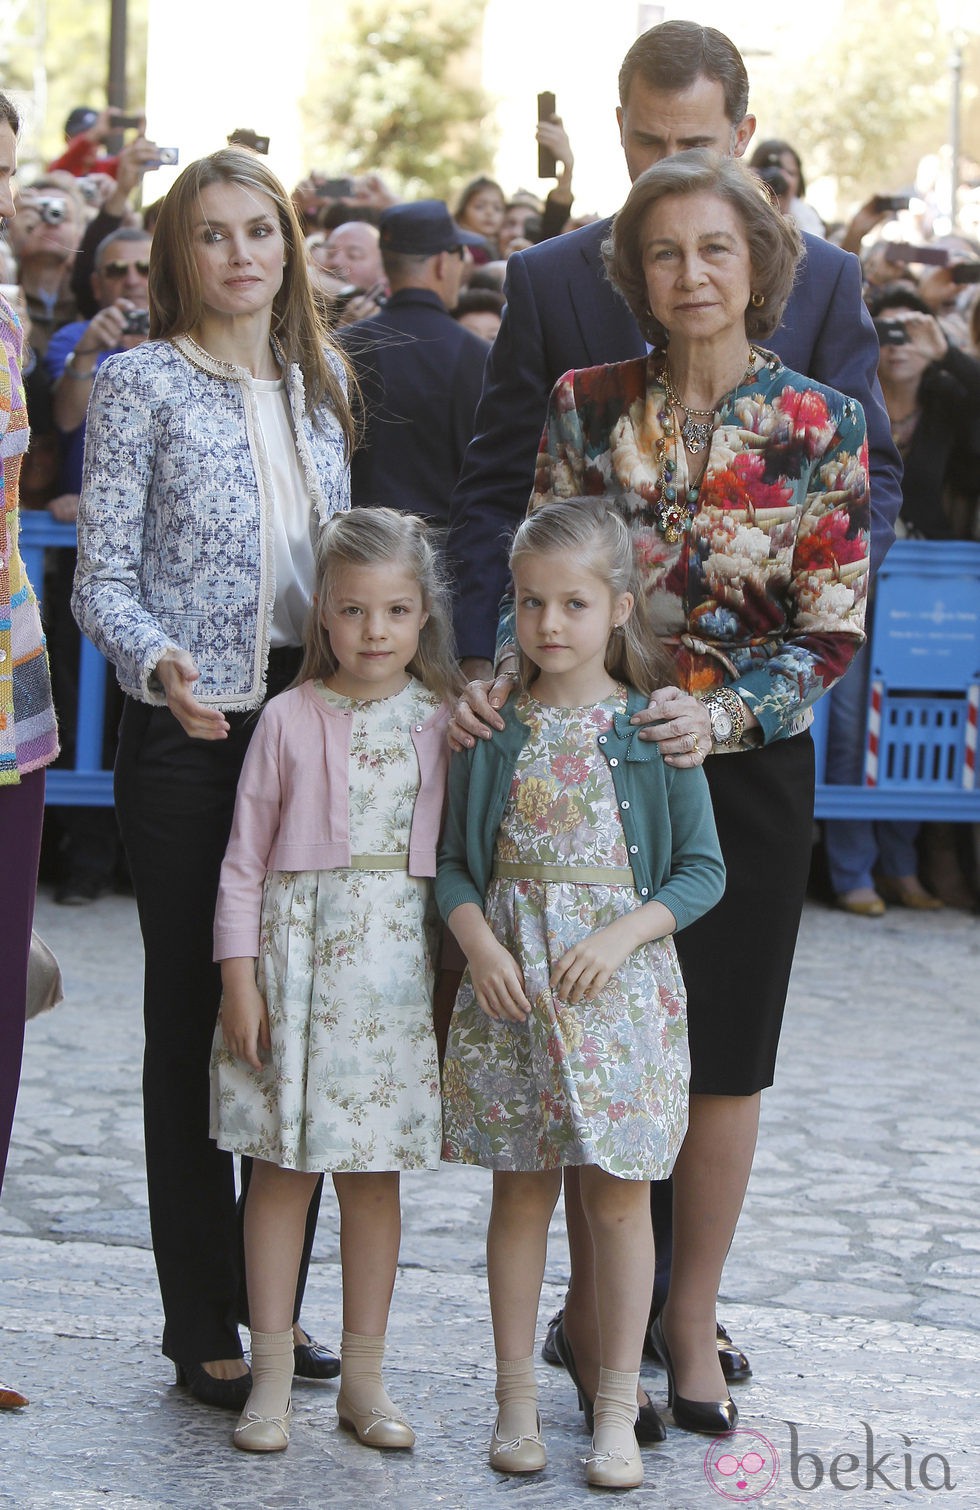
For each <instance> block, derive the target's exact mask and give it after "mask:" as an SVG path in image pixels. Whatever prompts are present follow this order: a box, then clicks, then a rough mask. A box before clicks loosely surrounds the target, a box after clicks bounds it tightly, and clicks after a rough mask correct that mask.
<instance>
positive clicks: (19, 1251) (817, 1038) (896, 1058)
mask: <svg viewBox="0 0 980 1510" xmlns="http://www.w3.org/2000/svg"><path fill="white" fill-rule="evenodd" d="M38 928H39V930H40V931H41V932H42V933H43V934H44V935H45V937H47V938H48V939H49V941H50V942H51V943H52V945H53V946H54V948H55V949H56V951H57V953H58V954H59V956H60V958H61V960H62V964H63V967H64V970H65V976H66V985H67V991H68V999H67V1000H66V1002H65V1003H64V1005H62V1006H61V1007H59V1008H58V1010H57V1011H56V1012H54V1013H52V1014H51V1015H49V1016H48V1017H46V1018H43V1019H40V1020H38V1021H37V1022H34V1023H32V1024H31V1025H30V1028H29V1031H28V1048H27V1056H26V1062H25V1068H24V1079H23V1085H22V1091H21V1100H20V1106H19V1109H18V1116H17V1121H16V1123H15V1128H14V1144H13V1149H12V1155H11V1162H10V1167H9V1170H8V1177H7V1184H6V1189H5V1193H4V1200H3V1204H2V1206H0V1297H2V1299H0V1377H5V1378H8V1379H10V1380H11V1381H13V1382H15V1383H17V1384H18V1385H20V1386H21V1387H22V1388H23V1389H25V1391H26V1392H27V1393H28V1394H29V1395H30V1396H31V1397H32V1404H31V1406H30V1408H29V1409H28V1410H25V1411H22V1412H18V1413H14V1412H7V1413H3V1414H0V1505H2V1506H3V1507H8V1506H10V1507H14V1510H35V1507H36V1510H41V1507H44V1510H47V1507H67V1510H82V1507H88V1506H94V1505H99V1506H105V1507H108V1510H157V1507H160V1510H162V1507H188V1510H197V1507H208V1510H225V1507H232V1506H234V1507H236V1510H237V1507H241V1506H247V1507H251V1506H255V1507H269V1510H273V1507H274V1510H305V1507H314V1506H316V1507H319V1506H325V1505H329V1504H331V1503H333V1502H341V1503H343V1504H345V1506H347V1507H350V1510H359V1507H362V1506H365V1507H366V1506H372V1507H373V1506H378V1505H392V1506H398V1507H399V1510H402V1507H405V1510H415V1507H419V1510H422V1507H428V1506H446V1507H450V1510H472V1507H483V1506H494V1505H497V1506H503V1505H505V1504H506V1505H510V1506H514V1505H520V1506H522V1507H523V1506H527V1507H529V1510H551V1507H562V1510H565V1507H576V1506H579V1505H586V1504H594V1503H596V1498H597V1496H596V1492H594V1491H589V1490H588V1489H586V1488H585V1487H584V1482H583V1469H582V1466H581V1463H580V1459H581V1458H582V1457H583V1456H584V1453H585V1450H586V1447H587V1438H586V1436H585V1435H584V1433H583V1432H582V1431H581V1429H580V1420H581V1418H580V1416H579V1415H578V1413H577V1411H576V1409H575V1396H574V1392H573V1391H572V1390H571V1388H570V1386H569V1382H568V1380H567V1378H566V1377H565V1376H564V1374H563V1373H561V1372H559V1371H556V1370H554V1369H550V1368H548V1367H547V1366H546V1365H544V1364H541V1365H540V1366H539V1370H538V1374H539V1383H540V1389H541V1403H542V1414H543V1418H544V1429H545V1432H546V1436H547V1440H548V1446H549V1453H550V1463H549V1467H548V1469H547V1471H546V1472H545V1473H544V1474H542V1475H540V1476H537V1477H535V1478H534V1479H531V1480H527V1481H523V1480H514V1479H508V1478H501V1477H499V1476H497V1475H495V1474H493V1473H492V1472H491V1471H490V1470H489V1469H488V1468H487V1467H486V1464H485V1451H486V1443H487V1437H488V1433H489V1429H490V1425H491V1422H492V1418H493V1374H492V1362H493V1358H492V1346H491V1341H490V1330H489V1312H488V1306H487V1299H486V1290H485V1282H484V1276H483V1236H484V1229H485V1222H486V1216H487V1207H488V1177H487V1176H485V1175H484V1173H483V1172H482V1171H479V1170H460V1169H455V1168H454V1169H448V1168H447V1169H444V1170H442V1171H440V1172H438V1173H435V1174H426V1175H419V1176H414V1177H413V1176H409V1177H406V1179H405V1181H404V1190H405V1197H404V1207H405V1233H404V1241H403V1255H402V1257H403V1263H402V1271H401V1273H400V1276H399V1281H398V1286H397V1289H396V1294H395V1305H394V1310H393V1318H392V1325H391V1332H390V1342H389V1363H388V1367H387V1377H388V1382H389V1385H390V1388H391V1392H392V1395H393V1396H394V1398H395V1399H396V1400H398V1401H400V1402H401V1403H402V1405H403V1406H404V1407H405V1409H406V1411H407V1413H408V1414H409V1415H410V1418H411V1420H412V1422H413V1424H414V1425H415V1427H416V1430H417V1432H418V1445H417V1447H416V1449H415V1451H414V1452H413V1453H412V1454H410V1455H409V1454H393V1455H387V1456H386V1455H384V1454H380V1453H375V1452H372V1451H370V1450H368V1449H366V1448H363V1447H361V1446H360V1445H359V1444H358V1443H357V1442H356V1441H354V1440H352V1439H351V1438H349V1437H347V1436H345V1435H343V1434H342V1433H340V1432H339V1431H338V1429H337V1424H336V1415H335V1411H334V1400H335V1386H334V1385H332V1384H327V1385H315V1384H307V1385H303V1384H300V1385H298V1387H297V1391H296V1398H295V1404H296V1414H295V1424H294V1433H293V1442H292V1444H291V1446H290V1448H289V1451H288V1453H286V1454H284V1455H281V1456H280V1455H277V1456H274V1457H270V1458H260V1457H252V1456H248V1455H246V1454H243V1453H238V1452H235V1451H234V1450H233V1448H232V1446H231V1442H230V1430H231V1426H232V1424H233V1418H232V1417H231V1416H230V1415H227V1414H225V1413H221V1412H213V1411H209V1410H207V1409H205V1408H204V1407H202V1406H199V1405H197V1404H196V1403H195V1402H193V1401H192V1400H190V1399H189V1398H188V1396H187V1395H186V1393H185V1392H184V1391H183V1390H178V1389H176V1388H175V1387H174V1386H173V1383H172V1378H171V1376H170V1375H169V1373H168V1370H169V1367H170V1366H169V1364H168V1363H167V1362H166V1360H165V1359H163V1358H161V1357H160V1355H159V1352H158V1346H159V1329H160V1316H159V1309H158V1307H159V1302H158V1297H157V1291H156V1284H155V1277H154V1273H153V1265H152V1259H151V1255H150V1253H149V1248H148V1229H147V1216H146V1203H145V1193H144V1186H143V1173H142V1160H141V1126H140V1109H139V1090H138V1086H139V1060H140V1049H141V1027H140V1012H139V996H140V977H141V958H140V949H139V937H138V930H137V926H136V916H135V908H134V905H133V904H132V902H129V901H126V900H123V899H109V900H105V901H102V902H100V903H98V904H96V905H95V906H93V907H88V908H85V909H79V910H72V909H67V908H59V907H55V906H53V905H52V904H51V902H50V901H49V900H48V899H47V898H44V897H42V899H41V902H40V905H39V913H38ZM978 963H980V928H978V925H977V920H976V919H975V918H971V917H968V916H966V915H965V914H962V913H954V912H944V913H939V914H930V915H924V916H919V915H915V914H912V913H903V912H900V911H898V910H890V911H889V913H888V915H887V916H886V917H885V918H884V919H882V920H881V921H876V922H871V921H863V920H859V919H852V918H846V917H842V916H841V915H839V914H832V913H830V912H828V911H826V910H825V909H823V908H821V907H819V906H816V905H813V906H810V907H808V910H807V913H806V916H805V919H804V927H803V934H802V938H801V943H800V949H799V952H798V958H797V967H796V970H795V973H794V978H793V986H792V991H791V997H790V1005H789V1009H788V1014H787V1023H786V1029H785V1032H784V1038H783V1047H782V1051H781V1057H780V1065H779V1072H778V1078H777V1083H776V1086H775V1087H774V1088H773V1090H771V1091H769V1092H767V1094H766V1096H765V1097H764V1110H763V1128H762V1136H761V1142H760V1148H759V1154H758V1158H757V1161H756V1169H755V1173H754V1175H753V1180H752V1185H751V1187H750V1191H749V1198H748V1202H747V1206H746V1211H745V1215H744V1217H743V1220H742V1224H741V1226H740V1229H739V1233H738V1236H737V1238H736V1243H735V1246H734V1248H733V1251H732V1255H731V1258H730V1261H729V1265H728V1268H727V1270H726V1275H725V1285H724V1294H723V1304H722V1307H721V1311H720V1314H721V1316H722V1318H723V1319H724V1320H725V1321H726V1322H727V1323H728V1325H729V1327H730V1329H731V1330H732V1332H733V1334H734V1335H735V1336H736V1338H737V1339H738V1340H739V1341H740V1342H743V1343H744V1344H745V1346H746V1348H747V1349H748V1350H749V1352H750V1353H751V1358H752V1363H753V1366H754V1370H755V1375H754V1378H753V1379H752V1380H751V1382H750V1383H748V1384H746V1385H743V1386H741V1387H739V1388H738V1390H737V1402H738V1406H739V1410H740V1412H741V1427H742V1429H743V1430H744V1432H746V1433H758V1434H760V1435H761V1437H762V1438H763V1439H765V1440H763V1441H760V1439H759V1436H756V1437H750V1436H747V1435H744V1436H743V1435H740V1436H739V1437H738V1438H736V1439H735V1443H734V1446H735V1447H736V1448H737V1449H738V1450H737V1452H732V1453H730V1459H729V1461H728V1462H723V1463H722V1464H721V1465H720V1467H712V1466H711V1463H713V1462H714V1460H715V1459H716V1458H717V1456H718V1451H717V1450H715V1449H713V1448H712V1446H711V1444H710V1443H709V1442H708V1440H707V1439H705V1438H700V1437H695V1436H691V1435H689V1434H687V1433H684V1432H681V1431H677V1430H675V1429H670V1430H669V1435H668V1439H667V1441H666V1443H664V1444H663V1445H662V1446H660V1447H658V1448H654V1449H651V1450H647V1451H645V1453H644V1463H645V1468H646V1476H647V1482H646V1484H645V1486H644V1488H643V1489H642V1490H640V1491H637V1492H636V1493H635V1494H634V1495H633V1496H632V1499H631V1501H630V1503H631V1504H636V1505H638V1506H650V1507H660V1506H663V1507H668V1510H703V1507H720V1506H722V1505H724V1504H725V1503H726V1501H727V1502H728V1503H755V1504H761V1505H766V1506H775V1507H785V1510H796V1507H801V1506H808V1505H811V1504H815V1503H819V1504H821V1505H836V1504H840V1505H842V1506H861V1507H865V1506H873V1507H879V1506H886V1505H887V1506H893V1505H906V1504H907V1505H909V1507H910V1510H914V1506H915V1505H916V1504H922V1503H935V1504H937V1505H939V1506H941V1507H947V1506H949V1507H965V1510H977V1507H980V1423H978V1389H977V1378H978V1376H980V1200H978V1195H980V1110H978V1102H980V1097H978V1093H977V1076H976V1071H977V1067H978V1064H980V1052H978V1050H980V991H978V987H977V981H978ZM733 968H737V961H734V962H733ZM337 1236H338V1234H337V1216H336V1207H335V1203H334V1202H333V1200H332V1198H330V1197H329V1196H327V1197H325V1199H324V1204H323V1211H322V1216H321V1226H320V1234H319V1241H318V1245H317V1252H316V1257H315V1262H314V1264H313V1267H312V1269H311V1276H310V1285H309V1289H308V1295H307V1306H306V1315H307V1319H308V1321H309V1322H310V1323H311V1324H312V1325H313V1326H314V1328H315V1330H316V1332H317V1333H318V1334H319V1335H320V1336H322V1337H323V1338H324V1340H332V1341H334V1342H336V1340H337V1337H338V1334H339V1310H340V1296H339V1288H340V1287H339V1262H338V1246H337ZM564 1266H565V1252H564V1238H563V1234H562V1230H561V1224H560V1220H559V1219H558V1218H556V1222H555V1229H554V1233H553V1237H552V1244H551V1255H550V1263H549V1271H548V1278H547V1284H546V1288H545V1294H544V1297H543V1300H542V1309H541V1326H542V1331H543V1327H544V1322H545V1321H546V1319H547V1316H548V1315H549V1314H550V1312H551V1310H552V1309H554V1307H555V1306H556V1304H557V1303H558V1302H559V1301H560V1297H561V1293H562V1281H563V1275H564ZM647 1382H648V1384H649V1387H650V1390H651V1393H652V1395H653V1398H654V1399H655V1400H656V1401H658V1402H660V1403H661V1404H663V1403H664V1402H665V1380H664V1376H663V1374H662V1373H659V1372H658V1371H656V1370H654V1369H651V1370H650V1371H649V1374H648V1381H647ZM668 1420H669V1418H668ZM770 1447H772V1448H774V1449H775V1451H776V1453H778V1458H779V1466H778V1474H777V1476H776V1477H775V1479H774V1480H773V1481H772V1483H771V1484H770V1487H769V1488H768V1489H765V1490H764V1491H763V1490H762V1486H763V1484H764V1483H765V1482H766V1481H767V1480H769V1479H771V1478H772V1467H771V1466H770V1465H771V1463H772V1461H773V1460H772V1457H771V1453H770ZM755 1448H758V1449H759V1456H760V1457H762V1458H765V1460H766V1466H765V1467H763V1468H761V1469H760V1468H758V1466H757V1464H756V1462H755V1461H754V1460H753V1459H752V1458H751V1457H750V1456H747V1454H749V1453H750V1452H751V1451H752V1450H754V1449H755ZM706 1454H712V1455H713V1456H712V1457H711V1462H709V1465H708V1468H707V1470H706V1466H705V1464H706ZM734 1458H740V1459H741V1461H742V1468H741V1471H740V1472H738V1473H731V1472H729V1473H728V1474H727V1475H726V1474H725V1473H723V1472H722V1471H721V1470H722V1469H724V1468H729V1469H730V1468H731V1467H733V1462H732V1461H731V1459H734ZM945 1483H951V1484H953V1485H954V1486H955V1487H953V1488H947V1487H945ZM598 1499H599V1500H600V1501H601V1499H602V1495H601V1494H599V1495H598Z"/></svg>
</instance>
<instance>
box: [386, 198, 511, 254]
mask: <svg viewBox="0 0 980 1510" xmlns="http://www.w3.org/2000/svg"><path fill="white" fill-rule="evenodd" d="M380 231H381V250H382V251H383V252H401V253H402V254H403V255H405V256H409V257H434V256H435V255H436V253H437V252H454V251H456V249H457V247H461V246H483V245H485V242H484V239H483V237H482V236H474V235H473V233H472V232H471V231H464V230H463V228H462V226H458V225H457V224H456V222H455V220H454V219H453V217H452V216H451V215H450V213H449V209H448V206H447V205H446V203H445V201H444V200H442V199H417V200H415V201H414V203H411V204H396V205H392V207H391V209H390V210H385V212H384V214H383V215H382V217H381V225H380Z"/></svg>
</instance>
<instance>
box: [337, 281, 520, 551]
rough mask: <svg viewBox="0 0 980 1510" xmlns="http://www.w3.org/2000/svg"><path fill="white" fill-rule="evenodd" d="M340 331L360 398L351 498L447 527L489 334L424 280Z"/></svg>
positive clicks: (470, 432)
mask: <svg viewBox="0 0 980 1510" xmlns="http://www.w3.org/2000/svg"><path fill="white" fill-rule="evenodd" d="M338 335H339V339H340V342H341V344H342V345H343V347H344V349H345V350H346V352H347V354H348V356H349V357H350V359H351V361H352V363H353V366H354V371H355V372H356V373H357V377H358V381H359V383H360V386H361V394H362V398H363V403H364V438H363V440H362V441H361V444H360V446H359V448H358V450H357V451H356V452H355V455H354V458H353V461H352V462H351V469H350V480H351V503H352V504H353V506H354V507H355V508H371V507H376V506H377V505H378V504H385V505H387V506H388V507H389V508H395V509H401V510H403V511H404V512H405V513H412V514H422V515H423V516H424V517H425V518H426V519H430V520H431V521H432V522H433V523H434V524H439V525H443V526H444V525H445V524H446V522H447V520H448V517H449V500H450V498H451V497H452V492H453V488H454V487H455V486H456V480H457V478H458V477H459V473H460V468H461V466H462V464H463V456H464V455H465V453H466V447H467V446H468V445H469V443H470V440H471V438H472V436H473V417H474V415H475V413H476V406H477V403H478V401H479V397H480V387H481V384H482V382H483V369H484V366H485V365H486V360H487V350H488V348H487V343H486V341H481V340H480V338H479V336H475V335H474V334H473V332H472V331H471V330H467V329H466V327H465V325H460V324H459V323H458V322H457V321H456V320H454V319H453V317H452V315H450V314H449V312H448V310H447V309H446V306H445V305H444V304H443V302H442V300H441V299H440V298H439V295H438V294H435V293H432V292H430V291H429V290H428V289H425V288H403V289H400V290H399V291H398V293H395V294H392V296H391V298H390V299H389V300H388V303H387V304H386V305H385V307H384V309H383V310H382V311H381V313H380V314H377V315H374V316H373V317H372V318H371V319H370V320H361V321H359V323H358V324H357V325H350V326H348V327H347V328H346V329H344V330H341V331H340V332H338ZM524 502H525V504H526V503H527V499H525V500H524Z"/></svg>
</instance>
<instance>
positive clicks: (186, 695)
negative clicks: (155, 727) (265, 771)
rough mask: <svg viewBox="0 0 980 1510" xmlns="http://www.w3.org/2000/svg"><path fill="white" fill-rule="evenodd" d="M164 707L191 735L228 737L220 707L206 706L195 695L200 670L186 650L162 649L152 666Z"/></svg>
mask: <svg viewBox="0 0 980 1510" xmlns="http://www.w3.org/2000/svg"><path fill="white" fill-rule="evenodd" d="M153 671H154V675H155V676H156V678H157V680H158V681H159V682H160V684H161V686H162V687H163V691H164V696H165V697H166V699H167V707H168V708H169V709H170V711H171V713H172V714H173V716H174V718H175V719H176V720H177V722H178V723H179V724H180V727H181V728H182V729H183V731H184V733H185V734H186V735H187V736H188V738H190V739H227V738H228V731H229V724H228V720H227V719H226V718H225V715H224V714H223V713H222V711H221V709H220V708H206V707H204V706H203V704H201V703H199V702H198V700H197V698H196V697H195V696H194V683H195V682H196V681H197V679H198V677H199V676H200V674H201V673H200V672H199V671H198V669H197V666H196V664H195V662H194V657H193V656H192V655H190V654H188V652H187V651H186V650H165V651H164V653H163V655H162V656H161V657H160V659H159V660H158V661H157V663H156V665H155V666H154V668H153Z"/></svg>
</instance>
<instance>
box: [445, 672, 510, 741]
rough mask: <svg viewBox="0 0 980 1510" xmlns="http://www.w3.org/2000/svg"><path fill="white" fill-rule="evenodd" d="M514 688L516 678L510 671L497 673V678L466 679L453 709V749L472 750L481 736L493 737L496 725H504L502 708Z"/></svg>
mask: <svg viewBox="0 0 980 1510" xmlns="http://www.w3.org/2000/svg"><path fill="white" fill-rule="evenodd" d="M513 690H514V678H513V676H511V675H510V674H508V675H506V676H498V677H497V679H496V680H495V681H494V680H492V679H488V680H486V681H482V680H481V681H472V682H467V683H466V686H465V687H464V688H463V690H462V692H461V693H460V694H459V698H458V699H457V702H456V707H455V709H454V711H453V716H452V719H451V720H450V723H449V743H450V746H451V747H452V749H454V750H472V748H473V746H474V745H475V744H476V742H477V740H478V739H491V738H492V737H493V731H494V729H502V728H503V727H504V721H503V719H502V718H501V716H500V714H499V712H498V711H497V710H498V709H499V708H502V707H503V706H504V703H505V702H506V701H507V699H508V698H509V697H510V694H511V692H512V691H513Z"/></svg>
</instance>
